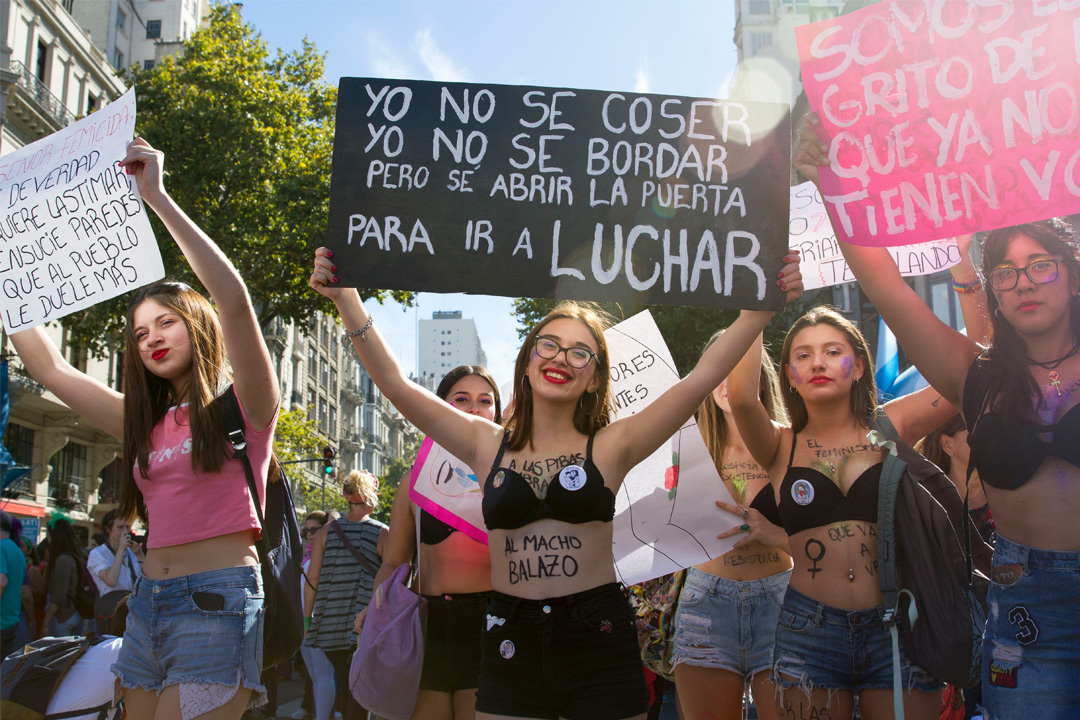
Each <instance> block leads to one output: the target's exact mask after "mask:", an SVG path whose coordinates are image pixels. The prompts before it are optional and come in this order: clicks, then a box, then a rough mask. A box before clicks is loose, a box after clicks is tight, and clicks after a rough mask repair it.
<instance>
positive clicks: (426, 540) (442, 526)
mask: <svg viewBox="0 0 1080 720" xmlns="http://www.w3.org/2000/svg"><path fill="white" fill-rule="evenodd" d="M455 532H457V528H456V527H454V526H453V525H447V524H446V523H444V522H443V521H442V520H440V519H439V518H437V517H435V516H434V515H432V514H431V513H429V512H428V511H427V510H424V509H421V510H420V542H422V543H423V544H424V545H438V544H439V543H441V542H442V541H443V540H445V539H446V538H448V537H450V535H451V534H453V533H455Z"/></svg>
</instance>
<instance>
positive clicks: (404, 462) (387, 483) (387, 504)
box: [371, 436, 423, 525]
mask: <svg viewBox="0 0 1080 720" xmlns="http://www.w3.org/2000/svg"><path fill="white" fill-rule="evenodd" d="M422 441H423V437H422V436H419V437H416V438H414V439H413V440H412V441H411V442H410V443H409V444H408V445H406V446H405V450H404V452H403V453H402V456H401V457H398V458H394V459H393V461H392V462H391V463H390V464H389V465H388V466H387V467H386V469H385V470H384V471H383V474H382V477H380V478H379V507H377V508H376V509H375V512H373V513H372V514H371V517H373V518H375V519H376V520H380V521H382V522H384V523H386V524H387V525H389V524H390V508H391V507H392V506H393V504H394V497H395V496H396V495H397V493H398V492H408V491H409V488H408V483H406V486H405V489H404V491H402V489H401V481H402V480H404V479H405V478H407V477H408V474H409V472H410V471H411V470H412V466H413V463H414V462H415V461H416V453H417V452H418V451H419V450H420V443H421V442H422Z"/></svg>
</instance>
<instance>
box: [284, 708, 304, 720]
mask: <svg viewBox="0 0 1080 720" xmlns="http://www.w3.org/2000/svg"><path fill="white" fill-rule="evenodd" d="M307 716H308V714H307V711H306V710H304V708H300V709H298V710H294V711H293V714H292V715H290V716H289V717H291V718H292V720H304V718H306V717H307Z"/></svg>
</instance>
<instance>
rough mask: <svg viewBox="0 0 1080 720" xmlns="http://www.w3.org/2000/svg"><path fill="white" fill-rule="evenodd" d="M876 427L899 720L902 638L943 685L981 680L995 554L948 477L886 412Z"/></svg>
mask: <svg viewBox="0 0 1080 720" xmlns="http://www.w3.org/2000/svg"><path fill="white" fill-rule="evenodd" d="M873 429H874V431H875V432H876V434H878V435H879V436H880V439H881V440H883V441H886V447H888V448H889V454H888V455H887V456H886V457H885V460H884V462H883V463H882V469H881V482H880V486H879V487H880V489H879V494H878V529H877V533H878V583H879V585H880V587H881V596H882V600H883V601H884V605H885V616H884V621H885V627H886V628H887V629H888V630H889V633H890V635H891V636H892V645H893V691H894V699H895V707H894V712H895V715H896V719H897V720H901V719H902V718H903V701H902V691H903V684H902V682H901V679H900V648H899V637H898V634H899V635H902V636H903V638H904V650H905V654H906V655H907V657H908V660H910V661H911V662H912V663H914V664H915V665H918V666H919V667H921V668H922V669H923V670H925V671H926V672H927V673H929V674H930V675H931V676H932V677H934V678H936V679H937V680H940V681H942V682H947V683H949V684H951V685H955V686H956V687H958V688H961V689H964V688H969V687H971V686H973V685H975V684H976V683H977V682H978V681H979V677H980V674H981V670H982V633H983V626H984V625H985V624H986V611H987V604H986V593H987V590H988V589H989V579H988V578H989V572H990V566H991V560H992V557H993V549H992V548H991V547H990V546H989V545H987V544H986V543H985V542H984V541H983V539H982V537H980V535H979V533H978V530H977V529H976V528H975V525H974V523H973V522H972V520H971V518H970V517H969V516H968V514H967V510H966V507H965V503H964V501H963V500H961V499H960V493H959V492H957V490H956V486H955V485H953V483H952V481H951V480H949V477H948V476H947V475H946V474H945V473H943V472H942V471H941V469H940V468H938V466H937V465H934V464H933V463H932V462H930V461H929V460H927V459H926V458H925V457H923V456H922V455H920V454H919V453H918V452H916V451H915V450H914V449H913V448H912V447H911V446H910V445H908V444H907V443H906V442H904V441H903V440H902V439H900V438H899V437H898V435H897V432H896V429H895V428H894V427H893V425H892V423H891V422H890V421H889V419H888V417H887V416H886V415H885V412H884V410H882V409H881V408H878V413H877V419H876V420H875V421H874V423H873ZM965 548H967V549H965Z"/></svg>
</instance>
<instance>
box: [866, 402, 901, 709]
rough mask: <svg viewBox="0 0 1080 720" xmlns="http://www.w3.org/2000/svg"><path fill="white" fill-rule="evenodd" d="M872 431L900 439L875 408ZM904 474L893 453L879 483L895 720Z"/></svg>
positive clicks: (882, 582)
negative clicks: (899, 505) (899, 499)
mask: <svg viewBox="0 0 1080 720" xmlns="http://www.w3.org/2000/svg"><path fill="white" fill-rule="evenodd" d="M871 429H872V430H874V431H876V432H877V433H878V434H879V435H880V436H881V438H882V440H885V441H892V442H895V441H896V440H898V439H899V434H898V433H897V432H896V426H895V425H893V424H892V421H891V420H889V416H888V415H886V414H885V410H884V409H883V408H881V407H878V408H877V412H876V413H875V414H874V421H873V422H872V423H871ZM905 470H907V463H905V462H904V461H903V460H901V459H900V458H899V457H898V456H897V455H896V453H895V452H890V453H888V454H886V455H885V459H884V460H883V461H882V463H881V480H880V481H879V483H878V514H877V544H878V587H880V588H881V600H882V604H883V605H884V606H885V612H884V613H883V614H882V618H881V619H882V622H883V623H884V625H885V629H887V630H888V631H889V635H890V636H891V637H892V660H893V661H892V666H893V714H894V717H895V720H904V696H903V688H904V684H903V679H902V676H901V673H900V664H901V663H900V632H899V630H900V629H899V628H898V627H897V623H896V614H897V612H898V611H899V609H900V608H899V602H900V592H899V588H898V584H899V583H898V581H897V576H896V493H897V490H899V488H900V478H901V477H903V475H904V471H905Z"/></svg>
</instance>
